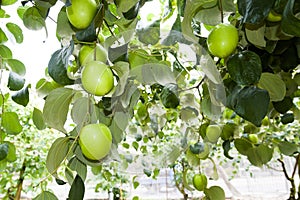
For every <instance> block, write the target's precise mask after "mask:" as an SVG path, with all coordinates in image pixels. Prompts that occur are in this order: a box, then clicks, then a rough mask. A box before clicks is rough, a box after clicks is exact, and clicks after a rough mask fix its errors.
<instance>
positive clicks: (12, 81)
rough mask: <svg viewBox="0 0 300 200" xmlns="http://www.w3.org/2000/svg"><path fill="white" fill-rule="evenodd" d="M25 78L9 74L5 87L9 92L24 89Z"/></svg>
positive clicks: (13, 73) (12, 73)
mask: <svg viewBox="0 0 300 200" xmlns="http://www.w3.org/2000/svg"><path fill="white" fill-rule="evenodd" d="M24 84H25V78H24V77H23V76H20V75H19V74H17V73H15V72H10V73H9V77H8V83H7V87H8V88H9V89H10V90H11V91H17V90H20V89H22V88H23V87H24Z"/></svg>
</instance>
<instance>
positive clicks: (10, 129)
mask: <svg viewBox="0 0 300 200" xmlns="http://www.w3.org/2000/svg"><path fill="white" fill-rule="evenodd" d="M2 126H3V129H4V131H5V132H6V133H7V134H12V135H17V134H19V133H21V132H22V130H23V127H22V126H21V124H20V121H19V117H18V115H17V113H15V112H4V113H2Z"/></svg>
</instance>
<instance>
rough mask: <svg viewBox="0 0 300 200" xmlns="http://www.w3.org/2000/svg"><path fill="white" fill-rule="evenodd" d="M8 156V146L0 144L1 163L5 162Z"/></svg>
mask: <svg viewBox="0 0 300 200" xmlns="http://www.w3.org/2000/svg"><path fill="white" fill-rule="evenodd" d="M7 155H8V144H6V143H4V144H0V161H2V160H4V159H5V158H6V157H7Z"/></svg>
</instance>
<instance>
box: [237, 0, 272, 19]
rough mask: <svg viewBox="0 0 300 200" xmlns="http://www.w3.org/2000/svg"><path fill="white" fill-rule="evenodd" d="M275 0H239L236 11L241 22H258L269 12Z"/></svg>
mask: <svg viewBox="0 0 300 200" xmlns="http://www.w3.org/2000/svg"><path fill="white" fill-rule="evenodd" d="M274 2H275V0H264V1H261V0H239V1H237V4H238V11H239V13H240V14H241V15H242V16H243V19H242V22H243V23H250V24H260V23H261V22H262V21H263V20H264V19H265V18H266V17H267V16H268V14H269V12H270V10H271V8H272V6H273V4H274Z"/></svg>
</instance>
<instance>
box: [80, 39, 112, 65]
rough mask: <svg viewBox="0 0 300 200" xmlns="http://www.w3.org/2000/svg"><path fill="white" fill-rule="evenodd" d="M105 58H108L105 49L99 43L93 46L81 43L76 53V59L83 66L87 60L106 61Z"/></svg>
mask: <svg viewBox="0 0 300 200" xmlns="http://www.w3.org/2000/svg"><path fill="white" fill-rule="evenodd" d="M95 51H96V55H95ZM107 58H108V55H107V51H106V50H105V49H104V47H103V46H102V45H100V44H97V45H96V46H95V47H93V46H90V45H83V46H82V47H81V48H80V50H79V54H78V59H79V63H80V65H81V66H84V65H86V64H87V63H88V62H91V61H94V60H96V61H101V62H103V63H106V61H107Z"/></svg>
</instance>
